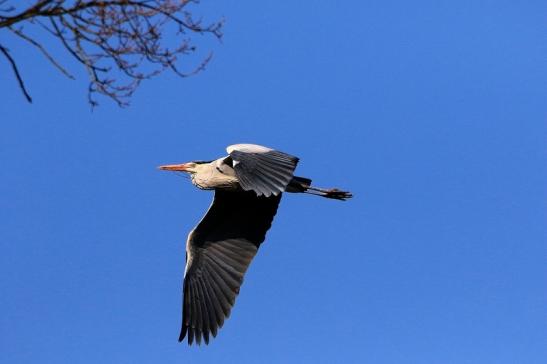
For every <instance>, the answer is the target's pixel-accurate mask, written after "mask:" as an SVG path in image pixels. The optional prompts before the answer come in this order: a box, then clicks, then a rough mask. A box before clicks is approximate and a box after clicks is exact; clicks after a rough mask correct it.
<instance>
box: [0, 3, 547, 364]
mask: <svg viewBox="0 0 547 364" xmlns="http://www.w3.org/2000/svg"><path fill="white" fill-rule="evenodd" d="M195 9H196V12H199V13H201V14H203V15H204V17H205V18H206V19H216V18H219V17H221V16H224V17H225V18H226V26H225V37H224V40H223V42H222V44H220V43H217V42H214V41H207V40H206V39H203V40H198V42H199V43H198V44H199V45H200V52H202V54H207V52H208V51H209V50H213V51H214V58H213V61H212V63H211V64H210V66H209V67H208V68H207V70H206V71H205V72H203V73H200V74H199V75H197V76H195V77H191V78H187V79H180V78H177V77H175V76H173V75H169V74H164V75H162V76H160V77H158V78H156V79H154V80H152V81H150V82H147V83H144V84H143V85H142V87H141V88H140V89H139V90H138V92H137V93H136V94H135V96H134V98H133V99H132V105H131V107H129V108H126V109H119V108H118V107H116V106H115V105H113V104H112V103H111V102H110V101H108V100H106V99H101V100H99V101H100V102H101V106H100V107H99V108H97V109H95V110H94V111H93V112H90V108H89V105H88V104H87V102H86V95H85V89H86V85H85V81H84V80H85V74H84V73H83V72H80V71H81V70H79V68H78V67H77V65H75V64H74V63H71V61H70V59H69V57H68V56H67V55H64V54H61V55H60V59H61V60H62V61H63V62H65V63H66V64H67V65H68V67H69V68H70V69H71V70H72V71H73V72H74V73H76V75H77V76H78V79H79V81H70V80H67V79H64V78H63V76H62V75H60V74H58V73H57V72H56V71H55V70H53V69H52V68H51V67H50V66H49V65H48V64H46V62H45V61H44V60H43V59H42V58H41V57H40V56H39V54H38V53H36V52H35V51H34V50H32V49H30V48H28V47H26V46H22V45H21V44H17V43H15V42H13V41H12V40H10V39H8V40H4V39H2V42H5V43H7V45H9V47H10V49H11V50H12V52H13V54H14V56H15V57H17V59H18V60H19V62H20V67H21V70H22V72H23V75H24V76H25V78H26V80H27V85H28V87H29V90H30V92H31V93H32V96H33V98H34V100H35V102H34V104H32V105H29V104H27V103H26V102H25V101H24V99H23V97H22V95H21V94H20V93H19V90H18V89H17V87H16V84H15V81H14V79H13V76H12V74H11V73H10V72H9V71H8V65H7V63H6V62H5V61H4V60H0V68H1V69H2V70H3V71H2V72H1V73H0V95H1V99H2V103H1V104H0V111H1V113H0V119H1V122H0V128H1V129H0V160H1V168H0V180H1V181H2V183H1V187H2V188H1V189H0V201H1V204H2V208H1V209H0V221H2V223H1V225H0V247H1V251H2V253H1V254H0V276H1V278H0V289H1V292H2V295H0V309H1V312H2V315H1V316H0V339H1V340H0V353H1V354H0V359H1V360H2V362H6V363H64V362H71V363H97V362H101V363H116V364H118V363H157V362H162V363H181V362H185V363H188V362H192V363H194V362H195V363H218V362H227V363H258V362H260V363H375V364H377V363H380V364H381V363H397V364H399V363H432V364H436V363H455V364H456V363H457V364H459V363H477V364H478V363H481V364H482V363H511V364H514V363H526V364H533V363H544V362H545V358H547V347H546V346H545V340H546V339H547V329H546V328H547V320H546V316H545V307H546V304H547V294H546V291H545V287H546V277H547V274H546V273H547V271H546V266H545V256H546V253H547V251H546V250H547V249H546V244H545V242H546V237H547V234H546V233H547V231H546V230H547V229H546V225H545V221H546V218H547V213H546V208H545V201H546V198H547V189H546V186H547V167H546V166H547V164H546V163H545V162H546V160H545V140H546V139H545V137H546V132H547V124H546V123H545V117H546V108H545V96H546V92H545V91H546V84H547V83H546V81H547V77H546V76H547V66H546V63H545V59H546V43H545V15H546V14H547V4H545V2H542V1H527V2H518V3H517V2H514V1H460V2H456V1H418V2H407V1H366V2H357V1H354V2H338V3H335V2H328V1H299V2H281V3H280V2H278V1H277V2H274V1H261V2H251V1H244V2H242V1H239V2H237V1H222V2H215V3H212V2H206V3H203V4H201V5H200V6H199V7H196V8H195ZM47 44H51V42H48V43H47ZM52 47H53V49H55V46H54V45H52ZM189 61H197V59H194V60H189ZM238 142H253V143H258V144H264V145H268V146H272V147H275V148H278V149H280V150H283V151H286V152H289V153H291V154H294V155H297V156H299V157H300V158H301V162H300V165H299V167H298V170H297V172H298V174H299V175H302V176H307V177H311V178H313V179H314V182H315V184H317V185H319V186H326V187H331V186H336V187H343V188H347V189H349V190H351V191H353V192H354V194H355V198H354V199H353V200H351V201H348V202H338V201H330V200H325V199H319V198H314V197H312V196H300V195H288V196H285V197H284V199H283V200H282V203H281V206H280V209H279V211H278V216H277V218H276V221H275V223H274V225H273V227H272V229H271V230H270V232H269V235H268V238H267V240H266V242H265V243H264V244H263V245H262V247H261V249H260V252H259V254H258V256H257V258H256V259H255V260H254V262H253V264H252V265H251V268H250V269H249V271H248V273H247V275H246V279H245V283H244V285H243V287H242V290H241V294H240V296H239V298H238V301H237V303H236V306H235V308H234V310H233V313H232V316H231V317H230V319H229V320H228V321H227V322H226V324H225V326H224V327H223V329H222V330H221V331H220V333H219V336H218V337H217V338H216V339H215V340H214V341H213V342H212V343H211V344H210V345H209V346H208V347H205V346H202V347H191V348H188V346H187V345H186V344H179V343H177V337H178V331H179V325H180V301H181V292H180V290H181V278H182V274H183V269H184V243H185V239H186V235H187V233H188V231H189V230H190V229H191V228H192V227H193V226H194V225H195V224H196V222H197V221H198V220H199V219H200V218H201V216H202V215H203V214H204V212H205V211H206V209H207V207H208V205H209V203H210V200H211V197H212V195H211V194H210V193H208V192H202V191H199V190H197V189H195V188H194V187H193V186H191V185H190V184H189V183H188V181H187V180H186V179H182V178H179V177H177V176H176V175H172V174H169V173H165V172H160V171H158V170H156V166H158V165H160V164H165V163H175V162H185V161H189V160H193V159H205V160H206V159H213V158H216V157H219V156H221V155H223V154H224V148H225V146H227V145H229V144H233V143H238Z"/></svg>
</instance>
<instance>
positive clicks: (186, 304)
mask: <svg viewBox="0 0 547 364" xmlns="http://www.w3.org/2000/svg"><path fill="white" fill-rule="evenodd" d="M227 151H228V153H229V155H228V156H226V157H222V158H219V159H217V160H215V161H211V162H190V163H185V164H179V165H166V166H161V167H160V169H163V170H171V171H184V172H188V173H190V174H191V179H192V183H193V184H194V185H196V186H197V187H199V188H201V189H212V190H215V195H214V198H213V202H212V204H211V206H210V207H209V210H208V211H207V213H206V214H205V216H204V217H203V219H202V220H201V221H200V222H199V224H198V225H197V226H196V227H195V228H194V229H193V230H192V231H191V232H190V234H189V235H188V239H187V242H186V269H185V273H184V282H183V304H182V327H181V332H180V335H179V341H182V340H184V338H186V337H187V338H188V344H189V345H191V344H192V343H193V342H194V341H195V342H196V343H198V344H200V343H201V342H202V340H203V341H204V342H205V343H206V344H208V343H209V341H210V337H211V336H212V337H216V335H217V333H218V330H219V329H220V328H221V327H222V325H223V324H224V321H225V320H226V319H227V318H228V317H229V316H230V312H231V310H232V307H233V306H234V303H235V300H236V297H237V295H238V294H239V290H240V288H241V285H242V283H243V278H244V275H245V272H246V271H247V269H248V268H249V265H250V264H251V261H252V259H253V258H254V256H255V255H256V253H257V251H258V249H259V247H260V245H261V244H262V242H264V239H265V237H266V232H267V231H268V230H269V229H270V226H271V224H272V221H273V218H274V216H275V214H276V212H277V208H278V205H279V202H280V200H281V196H282V193H283V192H293V193H309V194H314V195H318V196H322V197H327V198H333V199H339V200H345V199H348V198H350V197H352V195H351V193H349V192H345V191H340V190H337V189H328V190H326V189H321V188H316V187H313V186H311V180H310V179H309V178H304V177H296V176H293V173H294V170H295V168H296V165H297V163H298V158H297V157H294V156H291V155H289V154H286V153H283V152H279V151H276V150H273V149H270V148H267V147H263V146H259V145H254V144H236V145H232V146H229V147H228V148H227Z"/></svg>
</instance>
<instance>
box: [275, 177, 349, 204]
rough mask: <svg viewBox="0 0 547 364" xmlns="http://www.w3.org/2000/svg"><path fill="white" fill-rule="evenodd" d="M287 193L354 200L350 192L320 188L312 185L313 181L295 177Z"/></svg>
mask: <svg viewBox="0 0 547 364" xmlns="http://www.w3.org/2000/svg"><path fill="white" fill-rule="evenodd" d="M285 191H286V192H293V193H298V192H303V193H309V194H311V195H315V196H321V197H325V198H332V199H335V200H343V201H345V200H347V199H348V198H352V197H353V195H352V194H351V192H348V191H341V190H339V189H337V188H328V189H327V188H318V187H314V186H312V185H311V179H309V178H304V177H296V176H295V177H293V178H292V180H291V181H290V182H289V185H288V186H287V188H286V190H285Z"/></svg>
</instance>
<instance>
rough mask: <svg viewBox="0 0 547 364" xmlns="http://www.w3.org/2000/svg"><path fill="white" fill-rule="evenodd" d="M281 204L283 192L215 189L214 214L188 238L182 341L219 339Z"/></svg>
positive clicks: (210, 213) (209, 212)
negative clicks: (221, 329) (257, 192)
mask: <svg viewBox="0 0 547 364" xmlns="http://www.w3.org/2000/svg"><path fill="white" fill-rule="evenodd" d="M280 200H281V194H279V195H278V196H271V197H264V196H257V195H256V193H254V192H252V191H239V192H234V191H222V190H217V191H215V197H214V199H213V203H212V204H211V207H210V208H209V211H207V214H206V215H205V217H204V218H203V219H202V220H201V222H200V223H199V224H198V226H197V227H196V228H195V229H194V230H193V231H192V232H191V233H190V235H189V237H188V242H187V248H186V251H187V262H186V264H187V266H186V272H185V275H184V284H183V292H184V298H183V304H182V328H181V332H180V336H179V341H182V340H184V338H185V337H186V336H188V344H189V345H191V344H192V343H193V342H194V340H195V341H196V342H197V343H198V344H200V343H201V340H202V339H203V341H204V342H205V343H206V344H208V343H209V339H210V335H212V336H213V337H216V335H217V331H218V329H219V328H221V327H222V325H223V324H224V320H225V319H226V318H228V316H230V311H231V309H232V307H233V305H234V303H235V299H236V297H237V295H238V293H239V289H240V287H241V284H242V283H243V276H244V274H245V272H246V271H247V268H248V267H249V265H250V264H251V261H252V259H253V258H254V256H255V255H256V252H257V250H258V248H259V246H260V244H261V243H262V242H263V241H264V239H265V237H266V232H267V231H268V229H269V228H270V226H271V224H272V220H273V218H274V216H275V214H276V211H277V206H278V205H279V201H280Z"/></svg>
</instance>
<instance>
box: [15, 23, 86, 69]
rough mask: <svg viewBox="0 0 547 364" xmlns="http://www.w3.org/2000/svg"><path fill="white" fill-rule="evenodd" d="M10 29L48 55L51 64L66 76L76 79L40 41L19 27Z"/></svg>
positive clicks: (45, 55)
mask: <svg viewBox="0 0 547 364" xmlns="http://www.w3.org/2000/svg"><path fill="white" fill-rule="evenodd" d="M9 29H10V30H11V31H12V32H13V33H15V34H17V35H18V36H19V37H21V38H23V39H24V40H26V41H27V42H29V43H30V44H32V45H33V46H35V47H36V48H38V49H39V50H40V51H41V52H42V54H43V55H44V57H46V59H47V60H48V61H50V62H51V64H53V66H55V68H57V69H58V70H59V71H60V72H61V73H62V74H64V75H65V76H67V77H68V78H70V79H71V80H74V79H75V78H74V76H72V75H71V74H70V73H69V72H68V71H67V70H66V69H65V68H64V67H63V66H61V65H60V64H59V63H58V62H57V61H56V60H55V59H54V58H53V57H52V56H51V55H50V54H49V53H48V51H46V49H45V48H44V47H43V46H42V45H41V44H40V43H38V42H37V41H35V40H34V39H32V38H31V37H29V36H28V35H26V34H24V33H23V32H22V31H20V30H17V29H13V28H12V27H9Z"/></svg>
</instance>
